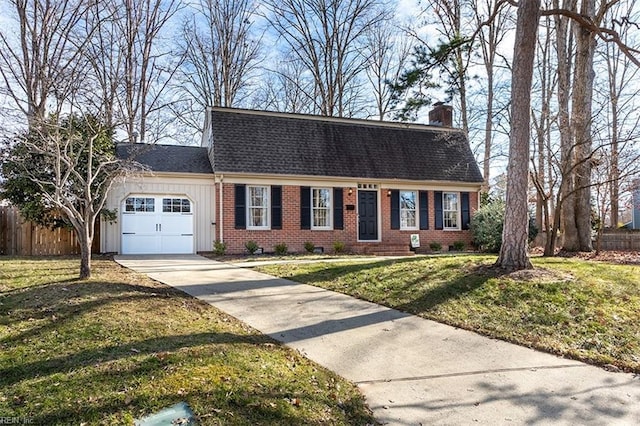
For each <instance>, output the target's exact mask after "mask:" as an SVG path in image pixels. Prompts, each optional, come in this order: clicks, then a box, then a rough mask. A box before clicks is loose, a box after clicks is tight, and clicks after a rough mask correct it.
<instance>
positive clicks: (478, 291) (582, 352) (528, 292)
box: [257, 255, 640, 373]
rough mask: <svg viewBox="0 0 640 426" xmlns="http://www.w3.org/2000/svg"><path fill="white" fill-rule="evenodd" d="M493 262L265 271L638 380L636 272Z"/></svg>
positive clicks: (435, 260)
mask: <svg viewBox="0 0 640 426" xmlns="http://www.w3.org/2000/svg"><path fill="white" fill-rule="evenodd" d="M493 262H495V257H493V256H483V255H473V256H447V257H420V258H409V259H400V260H379V261H360V262H358V261H353V262H350V263H348V264H347V263H339V264H336V263H332V264H329V263H320V262H319V263H313V264H302V265H295V264H286V265H269V266H261V267H259V268H257V269H258V270H260V271H263V272H266V273H269V274H273V275H277V276H281V277H286V278H290V279H292V280H293V281H297V282H301V283H307V284H312V285H315V286H319V287H323V288H326V289H330V290H334V291H338V292H341V293H345V294H349V295H353V296H355V297H358V298H361V299H364V300H369V301H372V302H376V303H380V304H383V305H386V306H389V307H393V308H396V309H399V310H401V311H404V312H408V313H412V314H416V315H420V316H422V317H424V318H429V319H433V320H435V321H439V322H443V323H446V324H450V325H453V326H456V327H461V328H465V329H468V330H473V331H476V332H479V333H481V334H484V335H487V336H491V337H495V338H499V339H503V340H507V341H510V342H515V343H518V344H521V345H524V346H529V347H533V348H537V349H540V350H544V351H548V352H551V353H555V354H559V355H563V356H567V357H571V358H575V359H580V360H583V361H586V362H590V363H593V364H597V365H607V364H609V365H614V366H616V367H618V368H621V369H624V370H627V371H632V372H636V373H640V266H637V265H635V266H632V265H616V264H607V263H601V262H589V261H581V260H571V259H560V258H534V259H533V263H534V265H535V266H536V269H535V270H534V272H524V273H514V274H509V275H502V274H499V273H497V272H496V271H495V270H494V269H492V268H490V265H492V263H493Z"/></svg>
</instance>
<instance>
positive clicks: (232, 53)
mask: <svg viewBox="0 0 640 426" xmlns="http://www.w3.org/2000/svg"><path fill="white" fill-rule="evenodd" d="M192 7H193V9H194V14H193V16H192V17H190V18H189V19H188V20H187V21H186V22H185V23H184V25H183V28H182V42H181V43H182V46H181V50H182V54H183V55H184V57H185V61H184V63H183V64H182V65H181V67H180V70H179V72H178V74H177V79H176V81H177V83H178V84H176V85H175V87H174V88H175V89H176V92H177V93H178V94H179V96H180V97H181V98H187V99H188V100H189V101H188V102H187V103H184V102H183V103H181V104H180V105H177V106H176V108H174V111H175V112H176V115H177V116H178V117H180V118H181V120H182V121H183V123H184V124H186V125H187V126H189V127H190V128H192V129H193V130H195V131H200V130H202V114H203V113H204V111H205V110H206V107H207V106H225V107H231V106H236V105H237V104H238V103H242V102H243V101H244V99H243V98H242V97H244V96H247V93H246V89H247V88H248V87H249V86H250V84H251V79H252V78H253V76H254V74H255V71H256V68H257V66H258V65H259V63H260V59H261V52H260V50H261V35H260V34H257V33H256V31H255V29H254V25H253V24H254V20H255V18H256V9H257V5H256V4H255V3H254V1H253V0H221V1H216V0H198V1H197V2H196V3H195V4H194V5H193V6H192Z"/></svg>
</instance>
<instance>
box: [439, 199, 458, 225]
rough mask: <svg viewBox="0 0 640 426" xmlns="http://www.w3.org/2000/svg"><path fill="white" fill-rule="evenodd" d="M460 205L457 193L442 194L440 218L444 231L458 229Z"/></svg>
mask: <svg viewBox="0 0 640 426" xmlns="http://www.w3.org/2000/svg"><path fill="white" fill-rule="evenodd" d="M459 214H460V205H459V203H458V193H457V192H443V193H442V218H443V224H444V229H459V228H460V227H459V220H458V217H459Z"/></svg>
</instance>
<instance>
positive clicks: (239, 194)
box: [235, 184, 247, 229]
mask: <svg viewBox="0 0 640 426" xmlns="http://www.w3.org/2000/svg"><path fill="white" fill-rule="evenodd" d="M235 210H236V218H235V226H236V229H246V228H247V187H246V185H238V184H236V186H235Z"/></svg>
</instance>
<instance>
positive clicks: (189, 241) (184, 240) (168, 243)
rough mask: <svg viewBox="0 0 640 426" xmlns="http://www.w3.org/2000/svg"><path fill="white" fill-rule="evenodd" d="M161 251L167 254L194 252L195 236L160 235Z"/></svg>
mask: <svg viewBox="0 0 640 426" xmlns="http://www.w3.org/2000/svg"><path fill="white" fill-rule="evenodd" d="M160 251H161V253H167V254H190V253H193V236H192V235H184V236H183V235H162V236H161V237H160Z"/></svg>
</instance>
